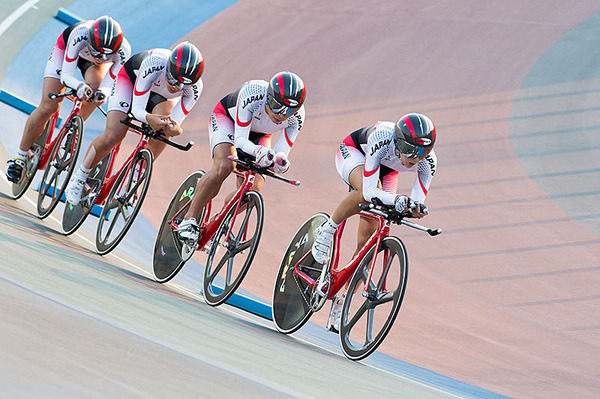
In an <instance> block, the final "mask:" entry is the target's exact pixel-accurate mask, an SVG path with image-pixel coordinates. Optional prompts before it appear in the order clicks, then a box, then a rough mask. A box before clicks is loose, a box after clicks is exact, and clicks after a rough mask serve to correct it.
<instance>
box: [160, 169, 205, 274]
mask: <svg viewBox="0 0 600 399" xmlns="http://www.w3.org/2000/svg"><path fill="white" fill-rule="evenodd" d="M202 176H204V171H201V170H199V171H196V172H193V173H192V174H191V175H189V176H188V177H187V178H186V179H185V180H184V181H183V183H181V185H180V186H179V188H178V189H177V191H176V192H175V195H173V198H172V199H171V202H170V203H169V206H168V207H167V211H166V212H165V216H164V217H163V219H162V222H161V224H160V227H159V229H158V234H157V236H156V243H155V244H154V255H153V257H152V271H153V273H154V279H155V280H156V281H158V282H159V283H166V282H167V281H169V280H171V279H172V278H173V277H175V276H176V275H177V273H179V271H180V270H181V268H182V267H183V265H184V264H185V262H186V261H188V260H189V259H190V258H191V256H192V254H193V252H194V250H195V247H193V248H192V247H190V246H188V245H186V244H185V243H183V242H182V241H181V240H180V239H179V234H178V233H177V232H176V231H174V230H173V228H172V227H171V223H172V222H174V224H175V225H179V223H181V221H182V220H183V216H185V212H186V211H185V209H184V208H186V207H187V206H188V204H189V203H190V201H191V200H192V198H193V197H194V192H195V191H196V185H197V184H198V181H199V180H200V178H201V177H202ZM202 212H204V210H202ZM198 220H202V216H200V218H198Z"/></svg>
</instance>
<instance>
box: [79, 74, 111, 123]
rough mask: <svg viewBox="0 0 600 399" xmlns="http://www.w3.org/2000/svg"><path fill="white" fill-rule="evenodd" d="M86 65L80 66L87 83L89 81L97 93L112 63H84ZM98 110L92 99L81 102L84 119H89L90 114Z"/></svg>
mask: <svg viewBox="0 0 600 399" xmlns="http://www.w3.org/2000/svg"><path fill="white" fill-rule="evenodd" d="M83 64H84V66H83V67H82V66H80V69H81V72H82V74H83V76H84V79H85V83H87V84H88V85H89V86H90V87H91V88H92V90H93V92H94V93H95V92H96V90H98V87H100V83H102V80H103V79H104V76H105V75H106V73H107V72H108V70H109V69H110V64H92V63H90V62H87V63H83ZM95 110H96V104H95V103H94V102H92V101H84V102H83V103H82V104H81V112H80V114H81V117H82V118H83V120H84V121H85V120H87V118H89V116H90V115H91V114H92V113H93V112H94V111H95Z"/></svg>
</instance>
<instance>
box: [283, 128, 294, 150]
mask: <svg viewBox="0 0 600 399" xmlns="http://www.w3.org/2000/svg"><path fill="white" fill-rule="evenodd" d="M283 133H284V134H285V139H286V140H287V143H288V145H289V146H290V147H291V146H293V145H294V142H293V141H292V140H290V138H289V137H288V134H287V129H283Z"/></svg>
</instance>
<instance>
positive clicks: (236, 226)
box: [153, 152, 300, 306]
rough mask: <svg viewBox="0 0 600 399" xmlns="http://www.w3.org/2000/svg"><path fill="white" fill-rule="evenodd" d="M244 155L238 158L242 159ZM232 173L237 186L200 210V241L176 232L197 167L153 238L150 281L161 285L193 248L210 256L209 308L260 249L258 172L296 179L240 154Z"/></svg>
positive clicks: (205, 283) (207, 278)
mask: <svg viewBox="0 0 600 399" xmlns="http://www.w3.org/2000/svg"><path fill="white" fill-rule="evenodd" d="M240 158H242V159H240ZM240 158H238V157H235V156H229V159H230V160H231V161H233V162H236V167H235V169H234V171H233V173H234V174H236V175H237V176H238V179H239V180H242V181H241V184H238V188H237V190H236V191H235V193H234V194H233V196H231V197H230V198H229V199H228V200H227V201H226V202H225V204H224V205H223V208H222V209H221V211H220V212H219V213H217V214H216V215H214V217H212V218H211V217H210V216H211V215H210V214H211V206H212V201H210V202H209V203H208V205H207V206H206V207H205V208H204V209H202V211H201V214H200V217H199V218H198V220H199V221H201V223H200V236H199V239H198V242H193V241H189V240H185V239H182V238H181V237H180V236H179V233H178V227H179V223H181V222H182V220H183V216H184V215H185V213H186V210H187V208H188V206H189V205H190V203H191V200H192V198H193V196H194V190H195V188H196V184H197V183H198V181H199V180H200V179H201V178H202V176H203V175H204V172H203V171H196V172H194V173H192V174H191V175H190V176H188V177H187V178H186V179H185V181H184V182H183V183H182V184H181V186H179V189H178V190H177V191H176V192H175V195H174V196H173V199H172V200H171V202H170V204H169V206H168V208H167V211H166V212H165V216H164V217H163V220H162V223H161V225H160V228H159V230H158V235H157V237H156V244H155V246H154V256H153V273H154V279H155V280H156V281H158V282H160V283H165V282H167V281H169V280H171V279H172V278H173V277H175V275H177V273H178V272H179V271H180V270H181V268H182V267H183V266H184V264H185V263H186V262H187V261H188V260H189V259H190V258H191V257H192V255H193V253H194V251H195V250H196V249H197V248H205V247H206V249H207V251H208V258H207V261H206V266H205V268H204V281H203V288H204V298H205V300H206V302H207V303H208V304H209V305H211V306H217V305H220V304H222V303H223V302H225V301H226V300H227V299H229V297H231V295H233V293H234V292H235V290H236V289H237V287H238V286H239V285H240V284H241V283H242V280H243V278H244V277H245V275H246V273H247V272H248V269H249V268H250V265H251V264H252V260H253V259H254V255H255V253H256V250H257V248H258V243H259V241H260V237H261V233H262V229H263V216H264V204H263V199H262V196H261V195H260V194H259V193H258V192H257V191H253V190H252V185H253V183H254V180H255V177H256V175H257V174H260V175H262V176H268V177H271V178H275V179H277V180H281V181H284V182H286V183H289V184H292V185H295V186H298V185H299V184H300V182H298V181H297V180H290V179H286V178H284V177H281V176H279V175H277V174H275V173H273V172H271V171H270V170H268V169H267V168H261V167H259V166H257V165H256V164H255V163H254V162H253V161H250V160H248V158H246V156H245V155H243V154H242V153H241V152H240Z"/></svg>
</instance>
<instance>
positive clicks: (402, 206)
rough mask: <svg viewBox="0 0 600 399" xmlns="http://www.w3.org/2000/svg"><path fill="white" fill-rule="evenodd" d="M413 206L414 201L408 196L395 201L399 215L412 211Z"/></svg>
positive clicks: (398, 197)
mask: <svg viewBox="0 0 600 399" xmlns="http://www.w3.org/2000/svg"><path fill="white" fill-rule="evenodd" d="M412 204H413V200H411V199H410V197H408V196H406V195H399V196H397V197H396V200H395V201H394V209H395V210H396V212H398V213H404V212H407V211H408V210H409V209H411V207H412Z"/></svg>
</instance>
